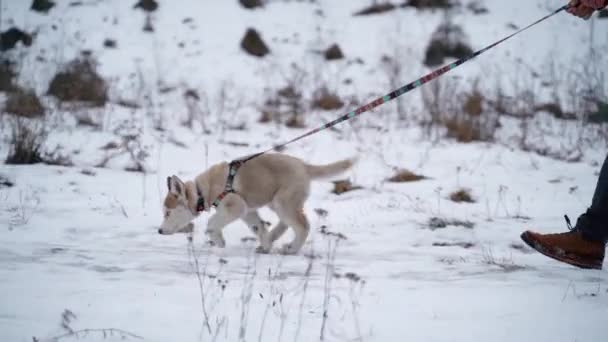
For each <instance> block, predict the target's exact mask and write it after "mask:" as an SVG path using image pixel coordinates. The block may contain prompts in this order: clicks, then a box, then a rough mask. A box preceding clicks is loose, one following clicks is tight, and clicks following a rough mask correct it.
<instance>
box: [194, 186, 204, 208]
mask: <svg viewBox="0 0 608 342" xmlns="http://www.w3.org/2000/svg"><path fill="white" fill-rule="evenodd" d="M194 185H195V186H196V194H197V195H198V200H197V201H196V211H197V212H199V213H200V212H202V211H205V196H203V192H202V191H201V188H199V187H198V183H197V182H196V181H194Z"/></svg>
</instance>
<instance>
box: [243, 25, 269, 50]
mask: <svg viewBox="0 0 608 342" xmlns="http://www.w3.org/2000/svg"><path fill="white" fill-rule="evenodd" d="M241 47H242V48H243V50H245V51H246V52H247V53H248V54H250V55H252V56H256V57H264V56H266V55H267V54H268V53H270V50H269V49H268V47H267V46H266V44H265V43H264V41H263V40H262V38H261V37H260V34H259V33H258V32H257V31H256V30H254V29H252V28H250V29H247V32H246V33H245V37H243V40H241Z"/></svg>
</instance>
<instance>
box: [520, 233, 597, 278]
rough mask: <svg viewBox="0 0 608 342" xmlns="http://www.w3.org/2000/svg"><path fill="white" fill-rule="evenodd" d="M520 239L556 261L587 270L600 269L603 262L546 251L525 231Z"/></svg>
mask: <svg viewBox="0 0 608 342" xmlns="http://www.w3.org/2000/svg"><path fill="white" fill-rule="evenodd" d="M520 237H521V239H522V240H523V241H524V242H525V243H526V244H527V245H528V246H530V247H532V248H534V250H536V251H537V252H539V253H541V254H543V255H545V256H547V257H549V258H551V259H554V260H557V261H561V262H564V263H566V264H569V265H572V266H576V267H578V268H583V269H587V270H591V269H592V270H601V269H602V264H603V260H602V261H600V262H599V263H598V262H597V261H584V260H581V259H580V258H576V259H575V258H572V257H568V255H567V254H564V255H559V254H556V253H551V252H550V251H547V250H546V249H545V248H544V247H543V246H542V245H541V244H540V243H538V242H537V241H536V240H534V239H532V238H530V236H529V234H526V233H525V232H524V233H522V234H521V236H520Z"/></svg>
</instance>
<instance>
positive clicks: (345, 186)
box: [332, 179, 363, 195]
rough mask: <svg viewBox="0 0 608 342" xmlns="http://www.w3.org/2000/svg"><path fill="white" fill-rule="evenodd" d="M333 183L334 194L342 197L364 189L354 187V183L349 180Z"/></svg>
mask: <svg viewBox="0 0 608 342" xmlns="http://www.w3.org/2000/svg"><path fill="white" fill-rule="evenodd" d="M333 183H334V189H333V190H332V192H333V193H334V194H336V195H341V194H343V193H345V192H349V191H354V190H359V189H363V187H361V186H359V185H353V183H352V182H351V181H350V180H348V179H345V180H338V181H334V182H333Z"/></svg>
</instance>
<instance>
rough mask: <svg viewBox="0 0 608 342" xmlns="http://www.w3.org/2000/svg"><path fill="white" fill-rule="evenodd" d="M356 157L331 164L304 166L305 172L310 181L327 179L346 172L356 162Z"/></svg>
mask: <svg viewBox="0 0 608 342" xmlns="http://www.w3.org/2000/svg"><path fill="white" fill-rule="evenodd" d="M357 159H358V158H356V157H354V158H350V159H344V160H340V161H337V162H335V163H331V164H325V165H310V164H306V172H308V175H309V176H310V178H312V179H319V178H327V177H331V176H335V175H338V174H340V173H342V172H345V171H347V170H348V169H350V168H351V167H353V165H355V163H356V162H357Z"/></svg>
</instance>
